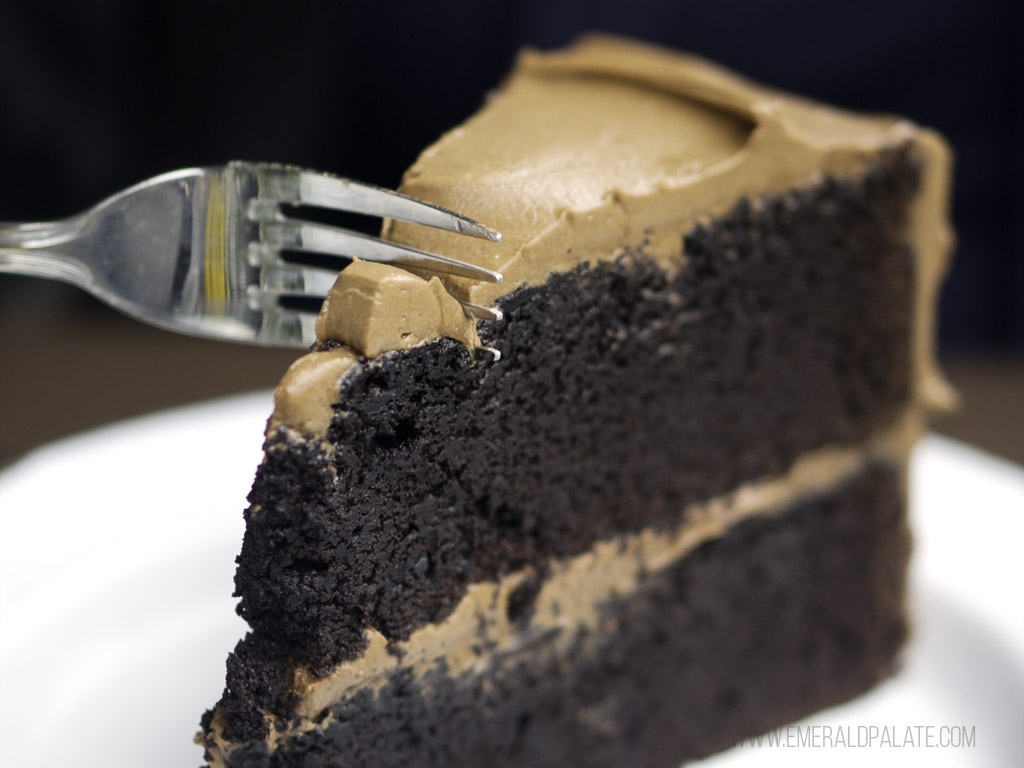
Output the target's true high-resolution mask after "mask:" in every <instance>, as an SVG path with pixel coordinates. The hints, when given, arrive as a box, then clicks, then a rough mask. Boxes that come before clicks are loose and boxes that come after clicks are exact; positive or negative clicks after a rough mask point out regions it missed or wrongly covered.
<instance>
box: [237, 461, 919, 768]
mask: <svg viewBox="0 0 1024 768" xmlns="http://www.w3.org/2000/svg"><path fill="white" fill-rule="evenodd" d="M903 509H904V499H903V492H902V480H901V477H900V475H899V472H898V470H894V469H892V468H889V467H885V466H881V465H870V466H868V467H866V468H865V469H864V470H863V471H861V472H860V473H858V474H857V475H855V476H854V477H853V478H851V479H849V480H847V481H846V482H845V483H843V484H841V485H840V486H838V487H836V488H835V489H834V491H833V492H830V493H828V494H825V495H819V496H813V497H810V498H806V499H804V500H802V501H800V502H798V503H796V504H794V505H793V506H791V507H790V508H788V509H783V510H780V511H778V512H776V513H773V514H770V515H765V516H762V517H755V518H752V519H749V520H747V521H745V522H742V523H739V524H737V525H736V526H734V527H733V528H732V529H731V530H730V531H728V532H727V533H726V534H725V535H724V536H722V537H721V538H718V539H716V540H713V541H710V542H707V543H705V544H704V545H702V546H700V547H699V548H698V549H696V550H694V551H693V552H691V553H690V554H689V555H688V556H686V557H685V558H683V559H682V560H681V561H679V562H678V563H677V564H675V565H673V566H671V567H669V568H667V569H665V570H662V571H659V572H656V573H652V574H651V575H650V576H649V577H648V579H647V580H646V581H645V583H643V584H642V586H641V587H640V588H639V589H638V590H636V591H635V592H634V593H633V594H630V595H628V596H624V597H622V598H619V599H613V600H610V601H609V602H608V603H607V604H606V605H605V606H604V608H603V609H602V611H601V621H600V625H601V627H602V632H601V634H600V635H599V636H587V635H584V634H581V635H579V636H577V638H576V640H575V642H574V644H573V645H572V646H571V647H570V650H569V651H568V653H566V654H564V656H558V657H556V658H555V659H550V657H549V655H546V654H545V653H544V652H543V645H544V640H543V639H541V640H540V641H539V642H538V643H537V645H536V646H534V647H533V648H527V649H524V651H523V652H522V653H520V654H516V655H513V656H510V657H508V658H504V659H499V660H498V663H497V664H496V666H495V667H494V668H493V669H492V670H491V671H490V672H488V673H486V674H484V675H480V676H476V675H466V676H464V677H455V678H453V677H450V676H449V675H448V674H447V673H446V670H444V669H443V668H439V669H437V670H435V671H434V672H431V673H427V674H426V675H425V676H423V677H422V678H419V679H416V678H414V677H413V676H412V675H411V674H410V673H409V671H408V670H404V671H401V672H398V673H395V674H394V675H392V677H391V679H390V680H389V681H388V682H387V683H386V684H385V685H384V686H383V687H382V688H381V689H380V690H379V692H377V693H376V694H375V693H374V691H373V690H372V689H370V688H367V689H364V690H362V691H360V692H359V693H358V694H356V695H355V696H354V697H353V698H351V699H349V700H346V701H343V702H342V703H341V704H339V705H338V706H336V707H334V708H333V710H334V711H333V712H331V713H328V712H326V711H325V712H324V713H323V718H324V719H323V721H324V722H325V723H326V726H325V727H324V728H323V729H322V730H317V731H312V732H309V733H305V734H302V735H298V736H294V737H293V738H292V739H291V740H290V742H289V749H288V750H277V751H275V752H274V754H273V755H272V756H269V755H268V753H267V747H266V745H265V744H263V743H260V744H259V745H255V746H252V747H249V748H245V749H242V750H239V751H237V752H235V753H234V754H232V756H231V758H230V760H229V762H228V765H229V766H230V768H268V766H269V767H270V768H293V767H294V768H299V767H300V766H301V767H302V768H309V766H317V768H342V766H343V767H344V768H359V767H360V766H374V767H375V768H385V767H387V766H406V765H419V766H445V767H446V768H453V767H454V766H478V765H489V766H495V768H504V767H506V766H564V765H573V766H586V767H588V768H597V767H598V766H609V768H611V766H623V765H629V766H638V767H641V766H650V767H651V768H655V767H660V768H674V767H675V766H677V765H679V763H680V762H681V761H683V760H684V759H691V758H697V757H702V756H705V755H708V754H711V753H713V752H716V751H719V750H721V749H723V748H726V747H728V746H730V745H732V744H734V743H736V742H737V741H738V740H739V739H741V738H742V737H744V736H749V735H752V734H754V733H758V732H761V731H764V730H766V729H770V728H772V727H775V726H778V725H781V724H783V723H786V722H790V721H792V720H793V719H796V718H799V717H801V716H803V715H805V714H808V713H810V712H812V711H814V710H815V709H817V708H820V707H821V706H824V705H827V704H834V703H837V702H839V701H843V700H846V699H849V698H851V697H853V696H855V695H857V694H858V693H861V692H862V691H864V690H866V689H867V688H869V687H870V686H871V685H873V684H874V683H876V682H877V681H878V680H880V679H881V678H883V677H885V676H887V675H888V674H889V673H890V672H891V671H892V664H893V658H894V655H895V653H896V651H897V650H898V649H899V647H900V646H901V644H902V643H903V641H904V638H905V635H906V627H905V624H904V620H903V586H904V579H905V564H906V559H907V554H908V548H909V537H908V532H907V529H906V523H905V519H904V515H903ZM524 602H525V603H528V602H529V600H528V597H525V598H524ZM522 609H523V606H522V605H518V604H517V610H522ZM521 621H522V622H524V623H528V622H529V618H528V617H527V616H526V615H525V614H524V616H523V617H522V618H521ZM538 660H544V661H540V662H538ZM680 713H686V716H685V717H680ZM332 756H333V757H332Z"/></svg>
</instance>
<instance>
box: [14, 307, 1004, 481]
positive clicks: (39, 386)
mask: <svg viewBox="0 0 1024 768" xmlns="http://www.w3.org/2000/svg"><path fill="white" fill-rule="evenodd" d="M96 314H98V315H99V318H98V319H94V316H95V315H96ZM92 315H93V316H90V319H89V322H86V323H82V324H81V325H79V326H75V325H73V324H71V323H68V322H67V321H66V320H65V322H62V323H49V324H48V323H46V322H43V321H40V319H39V318H38V317H36V318H31V319H30V321H23V322H19V323H17V324H11V323H4V324H3V325H2V326H0V425H2V427H0V466H2V465H4V464H7V463H9V462H11V461H13V460H15V459H16V458H17V457H18V456H20V455H22V454H24V453H25V452H27V451H29V450H31V449H32V448H35V447H38V446H40V445H43V444H45V443H47V442H50V441H52V440H56V439H58V438H61V437H65V436H67V435H71V434H74V433H76V432H80V431H82V430H86V429H90V428H93V427H97V426H101V425H103V424H109V423H111V422H113V421H117V420H120V419H125V418H129V417H132V416H137V415H140V414H144V413H149V412H151V411H155V410H159V409H161V408H167V407H171V406H175V405H182V404H187V403H194V402H198V401H201V400H206V399H209V398H213V397H218V396H222V395H228V394H233V393H238V392H246V391H251V390H256V389H264V388H268V387H272V386H274V384H275V383H276V382H277V380H278V378H280V376H281V374H282V373H283V372H284V370H285V368H287V366H288V364H289V363H290V362H291V361H292V360H293V359H295V357H297V356H298V353H297V352H294V351H288V350H274V349H260V348H255V347H246V346H241V345H233V344H224V343H219V342H211V341H203V340H199V339H191V338H187V337H184V336H177V335H175V334H171V333H166V332H164V331H160V330H156V329H151V328H148V327H146V326H143V325H140V324H138V323H136V322H133V321H130V320H126V319H124V318H122V317H121V316H120V315H118V314H116V313H115V312H113V311H110V310H106V309H103V310H101V311H99V312H98V313H92ZM943 365H944V368H945V371H946V373H947V375H948V377H949V379H950V381H951V382H952V383H953V385H954V386H955V387H956V388H957V389H958V390H959V391H960V393H961V396H962V404H961V407H960V409H959V410H958V411H957V412H955V413H952V414H947V415H944V416H942V417H940V418H938V419H937V420H936V423H935V425H934V428H935V429H936V431H938V432H940V433H943V434H946V435H949V436H951V437H954V438H956V439H958V440H962V441H964V442H967V443H970V444H972V445H975V446H978V447H981V448H983V449H985V450H987V451H989V452H991V453H994V454H997V455H999V456H1002V457H1004V458H1008V459H1010V460H1012V461H1015V462H1017V463H1021V464H1024V355H1006V354H1003V355H980V354H972V355H948V356H946V357H944V359H943ZM267 415H268V416H269V414H267Z"/></svg>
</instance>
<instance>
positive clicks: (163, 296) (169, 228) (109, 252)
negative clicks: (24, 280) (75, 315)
mask: <svg viewBox="0 0 1024 768" xmlns="http://www.w3.org/2000/svg"><path fill="white" fill-rule="evenodd" d="M282 204H292V205H304V206H315V207H321V208H329V209H336V210H342V211H348V212H353V213H361V214H367V215H371V216H384V217H388V218H393V219H402V220H404V221H411V222H415V223H417V224H424V225H427V226H432V227H439V228H441V229H447V230H451V231H454V232H461V233H465V234H468V235H472V236H474V237H480V238H484V239H485V240H491V241H498V240H500V239H501V235H499V234H498V233H497V232H495V231H494V230H492V229H490V228H488V227H486V226H484V225H482V224H479V223H477V222H475V221H473V220H472V219H469V218H466V217H465V216H462V215H460V214H457V213H453V212H452V211H448V210H445V209H443V208H439V207H436V206H433V205H431V204H429V203H425V202H423V201H421V200H416V199H414V198H411V197H407V196H405V195H401V194H399V193H397V192H391V191H389V190H386V189H381V188H380V187H374V186H370V185H367V184H361V183H359V182H355V181H351V180H349V179H343V178H340V177H337V176H332V175H329V174H325V173H318V172H314V171H310V170H305V169H302V168H295V167H292V166H286V165H275V164H269V163H249V162H233V163H229V164H228V165H225V166H218V167H210V168H189V169H185V170H181V171H174V172H171V173H167V174H164V175H162V176H157V177H156V178H153V179H149V180H148V181H144V182H142V183H140V184H137V185H135V186H134V187H131V188H129V189H127V190H125V191H124V192H121V193H119V194H117V195H114V196H113V197H110V198H108V199H107V200H105V201H103V202H102V203H100V204H99V205H97V206H96V207H94V208H92V209H90V210H89V211H86V212H85V213H82V214H79V215H78V216H73V217H71V218H69V219H63V220H60V221H53V222H44V223H38V224H0V272H10V273H16V274H23V275H32V276H36V277H47V278H53V279H56V280H62V281H64V282H68V283H71V284H73V285H76V286H78V287H80V288H82V289H84V290H86V291H88V292H89V293H91V294H93V295H94V296H96V297H97V298H99V299H101V300H102V301H105V302H106V303H107V304H110V305H111V306H113V307H115V308H116V309H119V310H121V311H122V312H125V313H126V314H128V315H131V316H132V317H134V318H136V319H138V320H142V321H144V322H147V323H150V324H152V325H156V326H159V327H161V328H165V329H167V330H171V331H178V332H181V333H187V334H191V335H195V336H205V337H210V338H217V339H224V340H228V341H238V342H249V343H253V344H261V345H268V346H285V347H309V346H310V345H311V344H312V343H313V341H314V331H313V327H314V320H315V309H316V308H318V307H319V306H320V303H321V302H322V301H323V298H324V297H325V296H326V295H327V291H328V290H329V289H330V288H331V286H332V285H333V284H334V280H335V279H336V278H337V276H338V271H339V270H340V269H341V268H342V267H343V266H344V264H345V263H347V261H345V260H342V259H337V257H339V256H340V257H348V258H358V259H365V260H369V261H381V262H388V263H392V264H398V265H402V266H412V267H418V268H420V269H426V270H431V271H434V272H442V273H447V274H451V275H459V276H462V277H468V278H471V279H474V280H482V281H486V282H500V281H501V275H500V274H499V273H497V272H493V271H491V270H488V269H483V268H481V267H477V266H475V265H473V264H467V263H465V262H461V261H457V260H455V259H450V258H447V257H445V256H442V255H438V254H432V253H426V252H424V251H419V250H416V249H414V248H408V247H406V246H402V245H398V244H396V243H390V242H387V241H384V240H380V239H378V238H375V237H371V236H368V235H363V234H359V233H356V232H352V231H349V230H346V229H341V228H338V227H333V226H327V225H325V224H319V223H312V222H308V221H301V220H297V219H293V218H289V217H287V216H285V215H284V213H283V212H282V210H281V206H282ZM283 252H284V253H283ZM291 252H298V253H301V252H308V253H316V254H322V255H323V257H321V260H322V259H323V258H327V260H328V264H327V267H323V266H307V265H303V264H300V263H294V261H289V260H288V258H294V257H291V256H290V255H288V254H290V253H291ZM332 257H333V258H334V259H337V264H331V263H330V260H331V258H332ZM296 305H299V306H296ZM301 305H312V306H306V307H303V306H301ZM463 307H464V309H465V311H466V313H467V314H468V315H470V316H472V317H481V318H486V319H492V320H493V319H498V318H499V317H500V313H499V311H498V310H497V309H493V308H488V307H481V306H478V305H475V304H469V303H467V302H463Z"/></svg>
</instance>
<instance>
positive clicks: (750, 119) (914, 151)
mask: <svg viewBox="0 0 1024 768" xmlns="http://www.w3.org/2000/svg"><path fill="white" fill-rule="evenodd" d="M947 174H948V157H947V152H946V150H945V149H944V147H943V145H942V143H941V141H940V140H939V139H938V138H936V137H935V136H934V135H933V134H931V133H929V132H927V131H923V130H921V129H919V128H917V127H915V126H913V125H911V124H910V123H907V122H905V121H903V120H898V119H892V118H864V117H857V116H852V115H849V114H846V113H842V112H838V111H834V110H831V109H826V108H824V107H821V106H819V105H816V104H812V103H809V102H806V101H803V100H799V99H796V98H794V97H791V96H787V95H783V94H779V93H776V92H773V91H769V90H767V89H763V88H760V87H757V86H755V85H752V84H750V83H748V82H746V81H743V80H741V79H740V78H738V77H736V76H734V75H732V74H729V73H727V72H724V71H722V70H720V69H718V68H716V67H714V66H712V65H710V64H707V63H705V62H702V61H699V60H696V59H692V58H689V57H685V56H682V55H677V54H673V53H668V52H664V51H659V50H654V49H651V48H647V47H643V46H638V45H634V44H630V43H627V42H623V41H617V40H610V39H606V38H591V39H587V40H584V41H583V42H581V43H579V44H578V45H576V46H574V47H573V48H572V49H570V50H568V51H565V52H560V53H554V54H534V53H528V54H524V55H523V56H522V58H521V59H520V61H519V63H518V66H517V68H516V70H515V72H514V74H513V76H512V77H511V78H510V80H509V81H508V82H507V83H506V85H505V86H504V88H503V89H502V91H501V92H500V93H499V94H498V95H496V96H495V97H494V98H493V99H491V100H490V101H489V102H488V104H487V106H486V107H484V108H483V110H481V112H479V113H478V114H477V115H476V116H474V117H473V118H472V119H470V120H469V121H468V122H467V123H466V124H465V125H463V126H462V127H460V128H457V129H455V130H454V131H452V132H451V133H449V134H448V135H446V136H445V137H444V138H442V139H441V140H440V141H439V142H438V143H437V144H436V145H435V146H433V147H431V148H430V149H428V150H426V151H425V152H424V153H423V155H422V156H421V158H420V159H419V161H418V162H417V163H416V164H415V165H414V166H413V167H412V169H410V171H409V172H408V174H407V175H406V178H405V182H404V184H403V190H404V191H406V192H407V193H409V194H412V195H414V196H416V197H420V198H423V199H426V200H431V201H433V202H436V203H439V204H441V205H444V206H446V207H448V208H452V209H455V210H458V211H460V212H462V213H465V214H467V215H470V216H472V217H474V218H476V219H478V220H481V221H484V222H486V223H488V224H489V225H491V226H494V227H495V228H496V229H498V230H499V231H501V232H502V233H503V236H504V238H503V241H502V242H501V243H500V244H498V245H495V244H489V243H483V244H482V243H480V242H478V241H470V240H467V239H465V238H460V237H458V236H452V235H449V234H445V233H440V232H436V231H429V230H425V229H423V228H417V227H415V226H412V225H403V224H397V223H396V224H394V225H389V226H388V227H387V228H386V229H387V233H388V234H389V236H390V237H392V238H394V239H396V240H399V241H401V242H405V243H409V244H412V245H416V246H418V247H421V248H424V249H426V250H430V251H434V252H439V253H446V254H449V255H452V256H455V257H457V258H460V259H464V260H467V261H472V262H475V263H478V264H481V265H484V266H487V267H490V268H494V269H497V270H499V271H501V272H502V273H503V274H504V275H505V281H504V283H503V284H501V285H498V286H492V285H482V284H474V283H471V282H469V281H465V280H461V279H457V278H456V279H450V280H446V281H445V282H444V283H443V284H442V283H441V282H440V281H438V280H437V279H436V278H433V279H431V280H429V281H428V280H426V279H423V278H421V277H419V276H417V275H414V274H412V273H410V272H406V271H403V270H400V269H398V268H395V267H386V266H380V265H375V264H368V263H355V264H353V265H352V266H351V267H349V268H348V269H346V270H345V271H344V272H343V273H342V274H341V276H340V278H339V280H338V283H337V285H336V286H335V289H334V290H333V291H332V293H331V295H330V297H329V300H328V302H327V304H326V306H325V308H324V311H323V313H322V314H321V317H320V319H319V323H318V332H319V338H320V342H319V344H318V346H317V347H316V349H315V350H314V351H312V352H311V353H310V354H309V355H307V356H305V357H303V358H302V359H300V360H299V361H298V362H296V363H295V365H294V366H293V367H292V369H291V370H290V371H289V372H288V374H287V375H286V376H285V378H284V380H283V381H282V382H281V384H280V386H279V387H278V390H277V395H276V410H275V412H274V414H273V416H272V417H271V419H270V422H269V426H268V429H267V440H266V455H265V458H264V461H263V464H262V466H261V467H260V469H259V472H258V475H257V478H256V482H255V486H254V488H253V490H252V494H251V496H250V502H251V506H250V507H249V509H248V510H247V511H246V521H247V530H246V534H245V541H244V544H243V547H242V553H241V555H240V557H239V560H238V573H237V578H236V584H237V591H238V595H239V596H240V597H241V602H240V604H239V612H240V613H241V615H242V616H243V617H244V618H245V619H246V620H247V621H248V622H249V624H250V626H251V629H252V631H251V632H250V634H249V635H248V636H247V637H246V638H245V639H244V640H243V641H242V642H241V643H240V644H239V645H238V647H237V648H236V649H235V651H234V653H232V654H231V656H230V658H229V659H228V665H227V687H226V689H225V692H224V696H223V698H222V699H221V701H220V703H219V704H217V706H216V708H214V709H213V710H211V711H210V712H208V713H207V714H206V716H205V717H204V718H203V723H202V728H203V730H202V733H201V734H200V736H199V737H198V738H199V740H200V741H201V743H202V744H203V745H204V746H205V748H206V759H207V760H208V761H209V763H210V764H211V765H213V766H216V767H217V768H222V767H224V766H227V767H228V768H267V767H268V766H272V767H274V768H286V767H288V768H290V767H292V766H294V767H295V768H298V767H299V766H302V767H303V768H311V767H312V766H316V767H317V768H327V767H331V768H357V767H359V766H374V767H375V768H381V767H382V766H408V765H416V766H481V765H487V766H495V767H501V766H566V765H572V766H624V765H628V766H632V767H633V768H637V767H639V766H661V767H663V768H670V767H672V766H676V765H678V764H679V763H681V762H683V761H684V760H687V759H691V758H697V757H701V756H705V755H709V754H711V753H714V752H716V751H719V750H722V749H724V748H727V747H728V746H730V745H732V744H734V743H736V741H737V740H739V739H740V738H742V737H744V736H747V735H750V734H753V733H755V732H759V731H763V730H765V729H769V728H772V727H775V726H778V725H780V724H782V723H785V722H788V721H790V720H792V719H795V718H799V717H801V716H803V715H806V714H808V713H810V712H813V711H814V710H816V709H819V708H821V707H824V706H827V705H830V704H835V703H838V702H841V701H844V700H847V699H849V698H851V697H853V696H856V695H858V694H859V693H861V692H863V691H865V690H866V689H868V688H870V687H871V686H872V685H874V684H875V683H876V682H878V681H879V680H881V679H883V678H885V677H886V676H888V675H890V674H891V673H892V672H893V670H894V667H895V664H896V661H897V655H898V652H899V650H900V647H901V645H902V644H903V642H904V640H905V637H906V634H907V626H906V622H905V618H904V584H905V570H906V563H907V558H908V553H909V549H910V542H909V535H908V531H907V526H906V520H905V506H906V499H905V472H906V459H907V454H908V451H909V449H910V447H911V445H912V443H913V441H914V438H915V437H916V435H917V434H918V433H919V431H920V429H921V426H922V419H923V416H924V414H925V412H926V410H927V409H928V408H930V407H935V406H941V405H942V404H943V399H944V396H945V390H944V389H943V386H942V383H941V380H940V379H939V378H938V376H937V375H936V373H935V372H934V370H933V366H932V350H931V335H932V326H933V307H934V303H935V294H936V291H937V288H938V283H939V280H940V277H941V274H942V272H943V271H944V267H945V261H946V255H947V250H948V246H949V243H950V233H949V230H948V228H947V225H946V222H945V209H946V190H947V183H948V182H947ZM453 297H455V298H458V299H463V300H467V301H471V302H473V303H476V304H485V305H493V306H496V307H498V308H500V310H501V311H502V313H503V314H504V317H503V319H501V320H500V321H477V320H470V319H468V318H467V317H465V315H464V314H463V313H462V311H461V309H460V306H459V304H458V303H457V302H456V301H455V298H453Z"/></svg>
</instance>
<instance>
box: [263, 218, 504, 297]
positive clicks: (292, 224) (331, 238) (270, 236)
mask: <svg viewBox="0 0 1024 768" xmlns="http://www.w3.org/2000/svg"><path fill="white" fill-rule="evenodd" d="M261 234H262V237H261V240H262V242H263V243H264V244H265V245H269V246H274V247H277V248H288V249H291V250H296V251H307V252H311V253H326V254H333V255H335V256H345V257H348V258H354V259H363V260H364V261H379V262H384V263H388V264H400V265H402V266H406V267H420V268H422V269H428V270H431V271H433V272H443V273H445V274H450V275H458V276H459V277H468V278H472V279H473V280H480V281H483V282H488V283H500V282H501V273H500V272H495V271H493V270H490V269H485V268H483V267H478V266H476V265H475V264H469V263H467V262H464V261H458V260H457V259H451V258H448V257H447V256H441V255H439V254H436V253H427V252H426V251H421V250H419V249H417V248H411V247H409V246H407V245H400V244H399V243H392V242H389V241H387V240H381V239H379V238H376V237H371V236H369V235H363V234H359V233H358V232H350V231H349V230H347V229H341V228H339V227H331V226H327V225H326V224H313V223H311V222H308V221H296V220H294V219H284V218H277V219H274V220H271V221H264V222H262V223H261Z"/></svg>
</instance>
